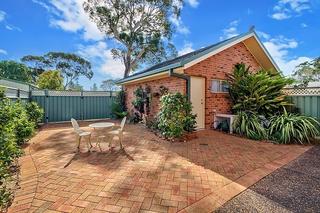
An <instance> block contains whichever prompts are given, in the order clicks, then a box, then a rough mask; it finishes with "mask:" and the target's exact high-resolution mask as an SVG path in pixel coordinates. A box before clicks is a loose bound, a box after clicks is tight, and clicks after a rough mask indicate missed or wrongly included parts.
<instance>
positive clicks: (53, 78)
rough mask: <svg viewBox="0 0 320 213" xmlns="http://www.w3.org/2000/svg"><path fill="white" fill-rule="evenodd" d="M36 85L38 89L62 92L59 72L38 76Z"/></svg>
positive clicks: (47, 72)
mask: <svg viewBox="0 0 320 213" xmlns="http://www.w3.org/2000/svg"><path fill="white" fill-rule="evenodd" d="M36 84H37V86H38V87H39V89H49V90H62V89H63V78H62V77H61V74H60V72H59V71H56V70H49V71H46V72H43V73H42V74H40V75H39V77H38V79H37V83H36Z"/></svg>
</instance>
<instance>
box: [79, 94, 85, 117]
mask: <svg viewBox="0 0 320 213" xmlns="http://www.w3.org/2000/svg"><path fill="white" fill-rule="evenodd" d="M83 105H84V97H83V90H81V97H80V117H81V120H84V106H83Z"/></svg>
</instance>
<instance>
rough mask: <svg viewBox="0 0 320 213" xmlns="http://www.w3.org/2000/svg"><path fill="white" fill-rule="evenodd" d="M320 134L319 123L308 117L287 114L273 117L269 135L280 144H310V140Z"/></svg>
mask: <svg viewBox="0 0 320 213" xmlns="http://www.w3.org/2000/svg"><path fill="white" fill-rule="evenodd" d="M319 134H320V124H319V122H318V121H317V120H316V119H314V118H312V117H308V116H303V115H297V114H292V113H287V112H286V111H284V113H283V114H282V115H275V116H272V117H271V119H270V127H269V135H270V138H271V139H272V140H275V141H277V142H278V143H283V144H288V143H300V144H304V143H310V138H314V137H315V136H318V135H319Z"/></svg>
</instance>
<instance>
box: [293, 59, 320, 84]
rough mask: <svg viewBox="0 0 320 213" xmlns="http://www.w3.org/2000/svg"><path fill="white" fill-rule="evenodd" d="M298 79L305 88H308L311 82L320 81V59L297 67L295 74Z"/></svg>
mask: <svg viewBox="0 0 320 213" xmlns="http://www.w3.org/2000/svg"><path fill="white" fill-rule="evenodd" d="M293 75H294V76H296V77H297V78H298V81H299V82H301V83H302V84H303V85H304V86H307V85H308V83H309V82H316V81H317V82H319V81H320V57H318V58H316V59H314V60H311V61H306V62H304V63H301V64H300V65H298V66H297V67H296V70H295V72H294V74H293Z"/></svg>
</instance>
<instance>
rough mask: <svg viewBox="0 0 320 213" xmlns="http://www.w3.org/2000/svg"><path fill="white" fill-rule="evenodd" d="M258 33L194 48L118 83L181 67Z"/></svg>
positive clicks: (243, 34)
mask: <svg viewBox="0 0 320 213" xmlns="http://www.w3.org/2000/svg"><path fill="white" fill-rule="evenodd" d="M252 33H253V34H256V33H255V31H252V30H250V31H248V32H246V33H242V34H239V35H237V36H233V37H231V38H228V39H225V40H223V41H219V42H216V43H214V44H211V45H208V46H206V47H202V48H200V49H197V50H194V51H192V52H189V53H186V54H184V55H181V56H178V57H175V58H173V59H169V60H166V61H163V62H160V63H158V64H155V65H153V66H150V67H148V68H146V69H144V70H142V71H139V72H136V73H134V74H132V75H130V76H128V77H126V78H123V79H121V80H119V81H118V83H122V82H125V81H128V80H132V79H135V78H138V77H136V76H144V75H148V74H154V73H158V72H162V71H164V70H168V69H172V68H176V67H179V66H181V65H182V64H183V63H188V62H190V61H192V60H194V59H195V58H197V57H199V56H201V55H203V54H205V53H206V52H207V51H209V50H210V51H212V49H213V48H220V47H221V46H224V45H226V44H228V43H229V42H232V41H236V40H238V39H240V38H242V37H244V36H247V35H250V34H252Z"/></svg>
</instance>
